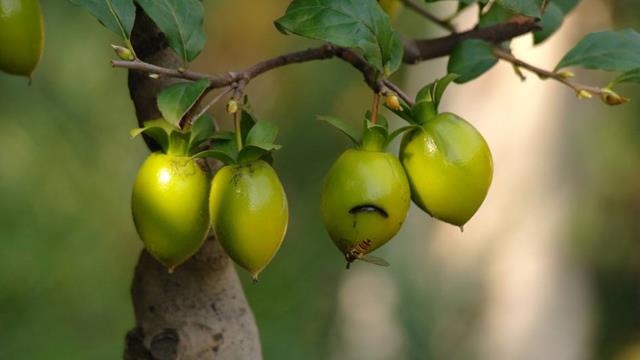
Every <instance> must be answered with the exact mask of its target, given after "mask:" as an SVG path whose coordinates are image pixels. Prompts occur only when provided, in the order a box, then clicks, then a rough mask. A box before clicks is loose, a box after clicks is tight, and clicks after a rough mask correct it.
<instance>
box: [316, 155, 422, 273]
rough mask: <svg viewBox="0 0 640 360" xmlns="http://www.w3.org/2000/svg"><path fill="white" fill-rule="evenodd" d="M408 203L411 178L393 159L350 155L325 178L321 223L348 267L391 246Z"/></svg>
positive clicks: (387, 156)
mask: <svg viewBox="0 0 640 360" xmlns="http://www.w3.org/2000/svg"><path fill="white" fill-rule="evenodd" d="M409 198H410V191H409V184H408V182H407V177H406V175H405V173H404V170H403V169H402V165H401V164H400V162H399V161H398V159H397V158H396V157H395V156H393V155H391V154H389V153H385V152H381V151H366V150H355V149H350V150H347V151H345V152H344V153H343V154H342V155H340V157H339V158H338V160H336V162H335V163H334V164H333V166H332V167H331V169H330V170H329V173H328V174H327V176H326V178H325V182H324V187H323V189H322V198H321V211H322V219H323V220H324V224H325V227H326V228H327V231H328V232H329V236H331V239H332V240H333V242H334V243H335V245H336V246H337V247H338V248H339V249H340V251H342V253H343V254H344V255H345V258H346V259H347V262H348V263H350V262H352V261H354V260H356V259H359V258H361V257H362V256H364V255H366V254H368V253H370V252H372V251H373V250H375V249H377V248H379V247H380V246H382V245H384V244H385V243H386V242H388V241H389V240H391V238H392V237H393V236H394V235H395V234H396V233H397V232H398V230H400V227H401V226H402V223H403V222H404V219H405V217H406V215H407V211H408V210H409Z"/></svg>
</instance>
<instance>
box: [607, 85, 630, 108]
mask: <svg viewBox="0 0 640 360" xmlns="http://www.w3.org/2000/svg"><path fill="white" fill-rule="evenodd" d="M600 91H601V93H600V99H601V100H602V102H604V103H605V104H607V105H611V106H615V105H622V104H624V103H626V102H628V101H629V98H626V97H624V96H620V95H618V93H616V92H615V91H613V90H611V89H609V88H603V89H600Z"/></svg>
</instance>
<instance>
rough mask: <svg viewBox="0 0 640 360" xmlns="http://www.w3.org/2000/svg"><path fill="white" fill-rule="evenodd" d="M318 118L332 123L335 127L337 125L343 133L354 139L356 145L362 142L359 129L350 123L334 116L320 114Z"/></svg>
mask: <svg viewBox="0 0 640 360" xmlns="http://www.w3.org/2000/svg"><path fill="white" fill-rule="evenodd" d="M317 118H318V120H321V121H325V122H327V123H329V124H330V125H332V126H333V127H335V128H336V129H338V130H340V131H342V133H343V134H345V135H347V136H348V137H349V139H351V141H353V143H354V144H356V145H359V144H360V139H359V138H360V136H359V135H358V131H357V130H356V129H355V128H354V127H353V126H351V125H350V124H348V123H346V122H344V121H342V120H340V119H338V118H335V117H332V116H322V115H319V116H318V117H317Z"/></svg>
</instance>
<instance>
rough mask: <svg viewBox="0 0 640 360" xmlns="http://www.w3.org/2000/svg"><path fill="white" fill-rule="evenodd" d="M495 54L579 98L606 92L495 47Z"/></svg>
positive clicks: (600, 94)
mask: <svg viewBox="0 0 640 360" xmlns="http://www.w3.org/2000/svg"><path fill="white" fill-rule="evenodd" d="M493 53H494V54H495V55H496V57H498V58H499V59H502V60H505V61H507V62H510V63H511V64H513V65H515V66H517V67H519V68H523V69H526V70H529V71H531V72H532V73H534V74H536V75H538V76H539V77H540V78H542V79H553V80H556V81H558V82H560V83H562V84H564V85H566V86H568V87H570V88H571V89H572V90H573V91H575V93H576V95H578V96H584V94H585V93H584V92H585V91H586V92H587V93H589V94H591V95H598V96H602V95H603V94H604V93H605V91H603V90H602V89H601V88H599V87H597V86H589V85H583V84H580V83H577V82H575V81H572V80H570V79H568V78H567V77H566V76H564V75H563V74H562V73H557V72H553V71H549V70H545V69H541V68H539V67H537V66H534V65H531V64H529V63H527V62H524V61H522V60H520V59H518V58H516V57H515V56H513V55H512V54H511V53H509V52H507V51H504V50H502V49H500V48H497V47H495V48H494V49H493Z"/></svg>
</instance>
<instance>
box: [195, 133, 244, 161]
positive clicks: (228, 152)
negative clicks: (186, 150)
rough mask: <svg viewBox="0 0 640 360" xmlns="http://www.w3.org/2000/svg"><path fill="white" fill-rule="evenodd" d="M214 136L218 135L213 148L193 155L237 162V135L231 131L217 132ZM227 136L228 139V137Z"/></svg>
mask: <svg viewBox="0 0 640 360" xmlns="http://www.w3.org/2000/svg"><path fill="white" fill-rule="evenodd" d="M229 134H230V135H229ZM216 135H217V136H216ZM214 136H215V137H218V139H213V143H212V145H211V149H209V150H205V151H201V152H199V153H197V154H195V155H193V156H192V157H194V158H206V157H212V158H214V159H217V160H220V161H222V162H223V163H225V164H235V163H236V158H237V156H238V149H237V147H236V142H235V140H234V137H235V135H234V134H233V133H229V132H216V133H215V134H214ZM212 137H213V136H212ZM227 137H228V139H226V138H227Z"/></svg>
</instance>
